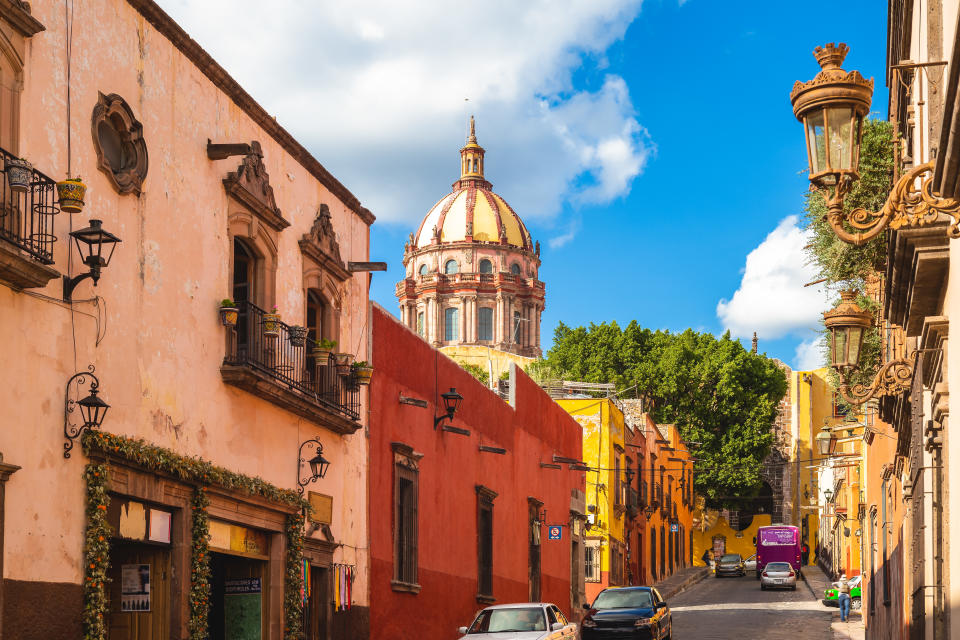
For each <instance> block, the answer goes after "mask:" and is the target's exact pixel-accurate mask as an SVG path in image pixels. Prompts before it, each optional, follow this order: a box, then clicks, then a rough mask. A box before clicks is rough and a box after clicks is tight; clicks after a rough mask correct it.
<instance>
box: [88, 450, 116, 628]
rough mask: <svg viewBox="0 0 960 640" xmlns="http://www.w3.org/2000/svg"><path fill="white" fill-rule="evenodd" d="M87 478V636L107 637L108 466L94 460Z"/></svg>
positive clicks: (108, 563)
mask: <svg viewBox="0 0 960 640" xmlns="http://www.w3.org/2000/svg"><path fill="white" fill-rule="evenodd" d="M83 476H84V478H85V479H86V481H87V530H86V536H85V539H84V543H83V561H84V566H85V572H84V573H85V574H86V575H85V576H84V581H83V638H84V640H106V637H107V614H108V613H109V611H108V602H109V600H108V597H107V582H109V580H110V579H109V578H108V577H107V571H108V570H109V569H110V536H111V531H110V524H109V523H108V522H107V506H108V505H109V504H110V496H109V495H108V494H107V465H105V464H101V463H96V462H91V463H90V464H88V465H87V466H86V469H85V470H84V473H83Z"/></svg>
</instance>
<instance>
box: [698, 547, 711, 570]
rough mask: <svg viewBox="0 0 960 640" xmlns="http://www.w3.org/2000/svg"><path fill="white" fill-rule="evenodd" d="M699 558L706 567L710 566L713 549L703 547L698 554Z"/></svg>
mask: <svg viewBox="0 0 960 640" xmlns="http://www.w3.org/2000/svg"><path fill="white" fill-rule="evenodd" d="M700 559H701V560H703V564H705V565H706V566H708V567H709V566H712V563H711V560H712V559H713V550H712V549H704V551H703V555H702V556H700Z"/></svg>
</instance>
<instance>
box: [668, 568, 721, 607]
mask: <svg viewBox="0 0 960 640" xmlns="http://www.w3.org/2000/svg"><path fill="white" fill-rule="evenodd" d="M708 575H710V570H709V569H708V568H707V567H704V568H703V569H702V570H700V571H697V572H696V573H694V574H692V575H691V576H690V577H689V578H687V579H686V580H684V581H683V582H681V583H680V584H678V585H676V586H675V587H673V590H671V591H668V590H666V589H660V595H661V596H662V597H663V599H664V600H669V599H670V598H672V597H674V596H676V595H678V594H680V593H682V592H683V591H685V590H686V589H687V588H689V587H692V586H693V585H695V584H697V583H698V582H700V581H701V580H703V579H704V578H706V577H707V576H708Z"/></svg>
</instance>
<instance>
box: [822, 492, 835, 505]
mask: <svg viewBox="0 0 960 640" xmlns="http://www.w3.org/2000/svg"><path fill="white" fill-rule="evenodd" d="M823 497H824V498H826V499H827V502H830V499H831V498H832V497H833V491H832V490H830V489H825V490H824V492H823Z"/></svg>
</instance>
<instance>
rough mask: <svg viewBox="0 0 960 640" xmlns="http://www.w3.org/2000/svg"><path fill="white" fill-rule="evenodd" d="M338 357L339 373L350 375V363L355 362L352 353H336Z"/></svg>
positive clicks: (335, 355)
mask: <svg viewBox="0 0 960 640" xmlns="http://www.w3.org/2000/svg"><path fill="white" fill-rule="evenodd" d="M333 355H334V357H336V359H337V373H339V374H340V375H342V376H348V375H350V365H351V364H352V363H353V354H352V353H335V354H333Z"/></svg>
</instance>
